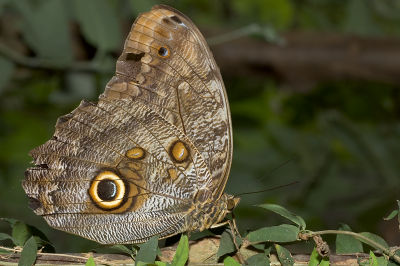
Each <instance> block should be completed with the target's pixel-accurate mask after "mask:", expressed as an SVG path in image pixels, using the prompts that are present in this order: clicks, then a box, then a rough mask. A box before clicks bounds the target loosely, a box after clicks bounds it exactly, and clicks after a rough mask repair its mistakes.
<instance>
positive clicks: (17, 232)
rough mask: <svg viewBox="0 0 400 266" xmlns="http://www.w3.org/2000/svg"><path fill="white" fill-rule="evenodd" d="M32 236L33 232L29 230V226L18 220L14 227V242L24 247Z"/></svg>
mask: <svg viewBox="0 0 400 266" xmlns="http://www.w3.org/2000/svg"><path fill="white" fill-rule="evenodd" d="M31 236H32V233H31V232H30V230H29V227H28V226H27V225H26V224H25V223H23V222H21V221H17V222H15V224H14V225H13V227H12V238H13V240H14V244H15V245H17V246H20V247H22V246H23V245H24V244H25V242H26V241H27V240H28V238H29V237H31ZM35 243H36V242H35Z"/></svg>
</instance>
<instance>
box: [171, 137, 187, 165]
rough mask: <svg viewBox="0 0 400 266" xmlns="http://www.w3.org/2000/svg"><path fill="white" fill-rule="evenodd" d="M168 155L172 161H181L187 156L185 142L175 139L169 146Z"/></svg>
mask: <svg viewBox="0 0 400 266" xmlns="http://www.w3.org/2000/svg"><path fill="white" fill-rule="evenodd" d="M170 155H171V156H172V159H173V160H174V161H176V162H178V163H181V162H184V161H186V160H187V159H188V158H189V150H188V148H187V147H186V145H185V143H183V142H182V141H180V140H177V141H175V142H174V143H173V144H172V145H171V147H170Z"/></svg>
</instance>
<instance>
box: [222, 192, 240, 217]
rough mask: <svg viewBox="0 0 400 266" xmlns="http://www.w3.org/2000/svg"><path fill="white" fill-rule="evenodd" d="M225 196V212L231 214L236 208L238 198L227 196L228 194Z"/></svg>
mask: <svg viewBox="0 0 400 266" xmlns="http://www.w3.org/2000/svg"><path fill="white" fill-rule="evenodd" d="M225 195H226V197H227V198H226V210H227V213H231V212H233V210H234V209H235V208H236V206H237V205H238V204H239V202H240V198H239V197H236V196H233V195H228V194H225Z"/></svg>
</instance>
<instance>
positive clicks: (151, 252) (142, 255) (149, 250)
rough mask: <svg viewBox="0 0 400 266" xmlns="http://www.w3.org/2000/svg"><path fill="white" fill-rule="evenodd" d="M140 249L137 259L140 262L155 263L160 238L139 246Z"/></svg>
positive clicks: (155, 237)
mask: <svg viewBox="0 0 400 266" xmlns="http://www.w3.org/2000/svg"><path fill="white" fill-rule="evenodd" d="M139 247H140V249H139V251H138V253H137V255H136V257H135V261H136V264H137V263H138V262H145V263H154V261H155V260H156V256H157V248H158V236H153V237H152V238H150V239H149V240H148V241H147V242H146V243H144V244H140V245H139Z"/></svg>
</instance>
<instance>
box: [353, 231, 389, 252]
mask: <svg viewBox="0 0 400 266" xmlns="http://www.w3.org/2000/svg"><path fill="white" fill-rule="evenodd" d="M360 235H362V236H364V237H366V238H368V239H370V240H372V241H374V242H376V243H378V244H380V245H381V246H383V247H385V248H389V245H388V244H387V243H386V241H385V240H384V239H383V238H382V237H380V236H378V235H375V234H373V233H369V232H362V233H360ZM359 240H360V241H361V242H364V241H363V240H362V239H359ZM364 243H365V244H367V245H369V243H366V242H364Z"/></svg>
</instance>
